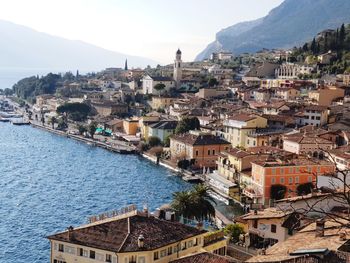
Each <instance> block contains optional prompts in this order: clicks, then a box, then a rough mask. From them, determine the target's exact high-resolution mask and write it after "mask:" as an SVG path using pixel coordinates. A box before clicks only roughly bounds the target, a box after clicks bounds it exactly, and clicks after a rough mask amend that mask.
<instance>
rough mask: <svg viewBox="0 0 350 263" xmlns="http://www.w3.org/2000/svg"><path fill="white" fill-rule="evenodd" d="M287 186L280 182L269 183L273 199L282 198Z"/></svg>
mask: <svg viewBox="0 0 350 263" xmlns="http://www.w3.org/2000/svg"><path fill="white" fill-rule="evenodd" d="M286 192H287V187H286V186H284V185H281V184H274V185H271V189H270V196H271V198H272V199H274V200H280V199H283V198H284V196H285V195H286Z"/></svg>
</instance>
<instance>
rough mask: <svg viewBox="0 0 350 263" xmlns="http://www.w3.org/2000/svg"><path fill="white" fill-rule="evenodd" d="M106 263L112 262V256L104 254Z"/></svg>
mask: <svg viewBox="0 0 350 263" xmlns="http://www.w3.org/2000/svg"><path fill="white" fill-rule="evenodd" d="M106 262H112V255H110V254H106Z"/></svg>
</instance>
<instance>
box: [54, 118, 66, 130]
mask: <svg viewBox="0 0 350 263" xmlns="http://www.w3.org/2000/svg"><path fill="white" fill-rule="evenodd" d="M67 127H68V124H67V121H66V119H65V118H59V119H58V123H57V128H58V129H59V130H64V129H66V128H67Z"/></svg>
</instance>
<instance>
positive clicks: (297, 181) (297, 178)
mask: <svg viewBox="0 0 350 263" xmlns="http://www.w3.org/2000/svg"><path fill="white" fill-rule="evenodd" d="M295 183H296V184H298V183H299V176H297V177H295Z"/></svg>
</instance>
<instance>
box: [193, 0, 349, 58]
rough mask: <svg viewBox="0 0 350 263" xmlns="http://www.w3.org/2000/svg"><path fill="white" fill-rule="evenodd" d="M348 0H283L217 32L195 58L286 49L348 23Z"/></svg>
mask: <svg viewBox="0 0 350 263" xmlns="http://www.w3.org/2000/svg"><path fill="white" fill-rule="evenodd" d="M349 10H350V1H349V0H317V1H315V0H285V1H284V2H283V3H282V4H281V5H280V6H278V7H276V8H275V9H273V10H271V11H270V13H269V14H268V15H267V16H265V17H263V18H261V19H258V20H254V21H250V22H243V23H239V24H236V25H233V26H231V27H228V28H226V29H223V30H221V31H220V32H218V33H217V34H216V40H215V41H214V42H213V43H210V44H209V45H208V46H207V48H206V49H205V50H203V51H202V52H201V53H200V54H199V55H198V56H197V58H196V60H202V59H204V58H208V57H209V56H210V54H211V53H212V52H215V51H220V50H228V51H232V52H233V53H235V54H240V53H244V52H256V51H259V50H261V49H263V48H268V49H271V48H289V47H293V46H298V45H300V44H302V43H304V42H306V41H309V40H310V39H312V38H313V37H314V36H315V35H316V34H317V33H319V32H320V31H322V30H325V29H328V28H336V27H339V26H340V25H341V24H342V23H350V12H349Z"/></svg>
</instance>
